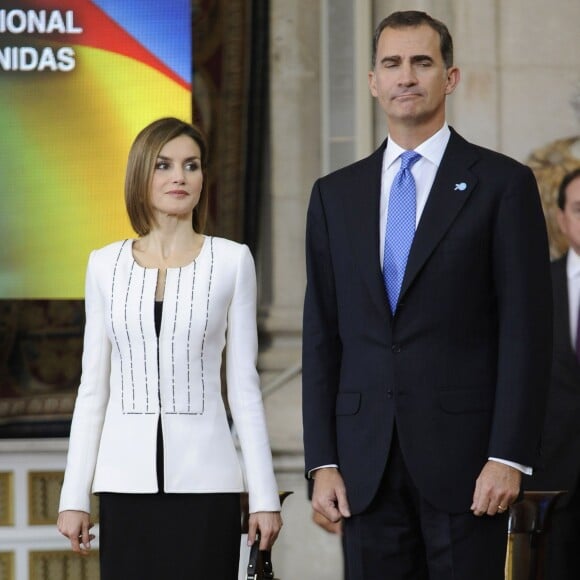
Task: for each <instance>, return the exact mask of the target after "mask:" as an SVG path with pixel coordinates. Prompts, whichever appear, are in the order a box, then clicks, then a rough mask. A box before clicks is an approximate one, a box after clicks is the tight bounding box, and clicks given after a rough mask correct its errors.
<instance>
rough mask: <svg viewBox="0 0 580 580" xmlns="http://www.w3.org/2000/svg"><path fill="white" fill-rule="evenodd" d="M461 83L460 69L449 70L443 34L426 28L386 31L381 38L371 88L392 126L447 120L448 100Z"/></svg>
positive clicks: (438, 123)
mask: <svg viewBox="0 0 580 580" xmlns="http://www.w3.org/2000/svg"><path fill="white" fill-rule="evenodd" d="M458 82H459V70H458V69H457V68H456V67H450V68H447V67H446V66H445V63H444V62H443V57H442V55H441V49H440V40H439V34H438V33H437V32H436V31H435V30H433V29H432V28H431V27H429V26H426V25H421V26H413V27H406V28H397V29H395V28H385V29H384V30H383V31H382V32H381V35H380V37H379V42H378V45H377V58H376V62H375V67H374V69H373V70H372V71H371V72H370V73H369V87H370V91H371V94H372V95H373V97H376V98H377V99H378V101H379V104H380V105H381V108H382V109H383V111H384V112H385V114H386V115H387V122H388V124H389V128H391V126H392V125H397V124H399V125H404V126H407V127H414V126H427V127H430V126H433V127H435V130H437V129H438V128H440V126H441V125H442V124H443V122H444V120H445V97H446V95H448V94H450V93H451V92H452V91H453V90H454V88H455V86H456V85H457V83H458Z"/></svg>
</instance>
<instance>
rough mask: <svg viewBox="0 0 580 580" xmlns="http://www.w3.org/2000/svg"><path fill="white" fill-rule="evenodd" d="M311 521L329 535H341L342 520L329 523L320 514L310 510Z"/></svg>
mask: <svg viewBox="0 0 580 580" xmlns="http://www.w3.org/2000/svg"><path fill="white" fill-rule="evenodd" d="M312 521H313V522H314V523H315V524H316V525H317V526H319V527H321V528H322V529H323V530H326V531H327V532H328V533H329V534H336V535H338V536H341V535H342V520H339V521H338V522H331V521H330V520H329V519H328V518H327V517H326V516H323V515H322V514H321V513H320V512H317V511H315V510H312Z"/></svg>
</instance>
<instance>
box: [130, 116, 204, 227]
mask: <svg viewBox="0 0 580 580" xmlns="http://www.w3.org/2000/svg"><path fill="white" fill-rule="evenodd" d="M180 135H187V136H188V137H191V138H192V139H193V140H194V141H195V142H196V143H197V145H198V147H199V151H200V155H201V170H202V172H203V175H204V177H205V175H206V167H207V143H206V140H205V136H204V134H203V133H202V131H201V129H199V127H197V126H196V125H192V124H190V123H186V122H185V121H181V120H179V119H176V118H175V117H165V118H163V119H158V120H157V121H153V123H151V124H150V125H147V127H145V128H144V129H142V130H141V132H140V133H139V134H138V135H137V137H135V141H133V145H131V150H130V151H129V159H128V161H127V172H126V175H125V205H126V207H127V213H128V214H129V220H130V221H131V225H132V226H133V229H134V230H135V231H136V232H137V234H138V235H140V236H144V235H146V234H148V233H149V232H150V231H151V228H152V225H153V219H154V218H153V210H152V207H151V199H150V191H151V182H152V180H153V172H154V171H155V164H156V163H157V158H158V156H159V153H160V151H161V149H162V148H163V147H164V145H165V144H166V143H168V142H169V141H171V140H172V139H175V138H176V137H179V136H180ZM207 208H208V194H207V187H206V180H205V179H204V184H203V187H202V189H201V195H200V198H199V202H198V204H197V206H196V207H195V209H194V210H193V220H192V221H193V223H192V226H193V229H194V230H195V231H196V232H197V233H203V231H204V228H205V223H206V220H207Z"/></svg>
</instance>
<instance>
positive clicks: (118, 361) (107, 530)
mask: <svg viewBox="0 0 580 580" xmlns="http://www.w3.org/2000/svg"><path fill="white" fill-rule="evenodd" d="M206 157H207V147H206V143H205V140H204V137H203V135H202V133H201V132H200V131H199V129H198V128H197V127H195V126H192V125H190V124H188V123H184V122H182V121H180V120H178V119H174V118H164V119H160V120H158V121H155V122H153V123H152V124H150V125H149V126H147V127H145V129H143V130H142V131H141V132H140V133H139V135H138V136H137V138H136V139H135V141H134V143H133V145H132V148H131V151H130V153H129V160H128V164H127V175H126V182H125V202H126V205H127V211H128V214H129V218H130V220H131V224H132V226H133V228H134V229H135V231H136V232H137V234H138V236H139V237H138V238H136V239H133V240H124V241H120V242H116V243H113V244H110V245H108V246H106V247H104V248H101V249H99V250H96V251H94V252H92V253H91V256H90V258H89V263H88V268H87V279H86V292H85V307H86V327H85V338H84V350H83V367H82V368H83V370H82V377H81V383H80V386H79V391H78V396H77V401H76V405H75V410H74V415H73V421H72V427H71V435H70V444H69V452H68V458H67V466H66V472H65V478H64V484H63V488H62V493H61V500H60V508H59V512H60V513H59V518H58V528H59V530H60V532H61V533H62V534H63V535H65V536H66V537H68V538H69V539H70V542H71V546H72V549H73V550H74V551H76V552H81V553H86V552H87V550H89V549H90V541H91V539H92V538H93V535H92V534H90V528H91V526H92V524H91V522H90V516H89V496H90V493H91V491H92V492H94V493H98V494H99V496H100V514H99V515H100V518H99V521H100V538H99V549H100V559H101V577H102V578H103V579H105V580H113V579H119V580H121V579H122V580H130V579H132V578H135V579H137V578H138V579H139V580H142V579H143V578H169V577H171V578H172V579H173V580H175V579H179V578H184V579H185V578H188V579H191V578H204V579H205V578H223V579H224V580H229V579H234V578H236V577H237V569H238V558H239V541H240V501H239V492H240V491H243V490H244V479H243V476H242V470H241V466H240V464H239V461H238V454H237V452H236V447H235V444H234V442H233V440H232V436H231V432H230V429H229V425H228V420H227V416H226V411H225V408H224V404H223V400H222V396H221V382H220V371H221V364H222V353H223V351H224V348H225V353H226V361H227V364H226V378H227V392H228V402H229V406H230V409H231V413H232V416H233V420H234V424H235V426H236V431H237V434H238V438H239V441H240V446H241V449H242V456H243V460H244V464H245V473H246V480H247V488H248V492H249V503H250V514H251V515H250V523H249V534H248V542H249V543H252V542H253V541H254V539H255V535H256V532H257V531H259V532H260V535H261V541H260V544H261V548H262V549H266V548H269V547H271V545H272V544H273V543H274V541H275V539H276V537H277V535H278V533H279V531H280V527H281V525H282V521H281V518H280V513H279V511H280V502H279V497H278V491H277V486H276V481H275V478H274V473H273V468H272V459H271V452H270V447H269V442H268V435H267V430H266V423H265V418H264V410H263V404H262V399H261V392H260V386H259V379H258V374H257V371H256V356H257V331H256V280H255V270H254V263H253V260H252V257H251V254H250V252H249V250H248V248H247V247H246V246H244V245H242V244H237V243H235V242H231V241H228V240H225V239H223V238H216V237H210V236H205V235H203V233H202V232H203V229H204V225H205V221H206V214H207V207H208V195H207V188H204V179H203V178H204V170H205V164H206Z"/></svg>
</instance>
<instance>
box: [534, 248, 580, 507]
mask: <svg viewBox="0 0 580 580" xmlns="http://www.w3.org/2000/svg"><path fill="white" fill-rule="evenodd" d="M552 286H553V292H554V356H553V362H552V379H551V382H550V390H549V392H548V404H547V408H546V418H545V421H544V431H543V433H542V444H541V446H540V457H539V460H538V469H537V471H536V472H535V473H534V475H533V477H532V478H531V479H530V480H529V483H527V484H526V488H527V489H530V490H537V491H546V490H558V489H565V490H569V491H572V490H575V489H576V488H577V487H578V480H579V477H580V363H579V362H578V359H577V358H576V353H575V352H574V350H573V349H572V342H571V338H570V317H569V306H568V304H569V302H568V277H567V274H566V255H564V256H563V257H562V258H560V259H558V260H556V261H554V262H553V263H552ZM571 495H572V494H571V493H570V494H567V495H566V496H563V497H562V499H561V500H560V502H559V505H561V506H562V505H565V504H566V503H567V501H568V498H569V497H571Z"/></svg>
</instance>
